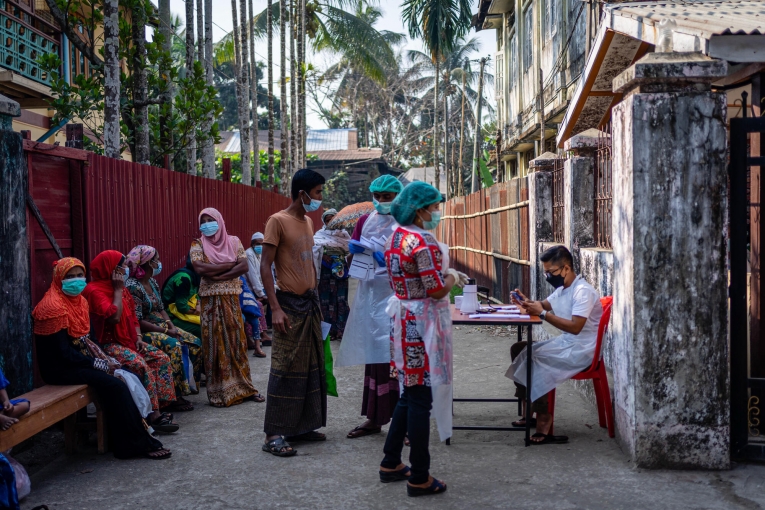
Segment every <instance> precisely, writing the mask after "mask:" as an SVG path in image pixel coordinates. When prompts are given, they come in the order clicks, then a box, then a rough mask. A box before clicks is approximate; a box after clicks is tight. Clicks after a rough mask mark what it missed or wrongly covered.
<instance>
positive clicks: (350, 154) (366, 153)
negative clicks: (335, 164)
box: [308, 148, 382, 161]
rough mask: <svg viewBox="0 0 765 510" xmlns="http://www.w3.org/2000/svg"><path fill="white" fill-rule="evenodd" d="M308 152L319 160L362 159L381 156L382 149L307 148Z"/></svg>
mask: <svg viewBox="0 0 765 510" xmlns="http://www.w3.org/2000/svg"><path fill="white" fill-rule="evenodd" d="M308 154H313V155H314V156H316V157H317V158H319V160H320V161H363V160H366V159H379V158H382V149H366V148H361V149H350V150H340V151H312V150H310V149H309V150H308Z"/></svg>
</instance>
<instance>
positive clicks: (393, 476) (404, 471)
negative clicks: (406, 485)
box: [379, 466, 412, 483]
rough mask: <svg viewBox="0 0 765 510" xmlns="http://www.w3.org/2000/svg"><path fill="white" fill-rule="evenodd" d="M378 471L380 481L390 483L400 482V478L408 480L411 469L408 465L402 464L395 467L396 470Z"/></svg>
mask: <svg viewBox="0 0 765 510" xmlns="http://www.w3.org/2000/svg"><path fill="white" fill-rule="evenodd" d="M379 473H380V481H381V482H382V483H391V482H400V481H402V480H409V477H410V476H411V475H412V470H411V469H409V466H404V467H402V468H401V469H397V470H396V471H383V470H382V469H381V470H380V471H379Z"/></svg>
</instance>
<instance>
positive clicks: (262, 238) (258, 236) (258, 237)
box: [250, 232, 266, 242]
mask: <svg viewBox="0 0 765 510" xmlns="http://www.w3.org/2000/svg"><path fill="white" fill-rule="evenodd" d="M265 238H266V236H264V235H263V234H262V233H260V232H255V233H254V234H252V238H251V239H250V242H252V241H254V240H255V239H260V240H261V241H262V240H264V239H265Z"/></svg>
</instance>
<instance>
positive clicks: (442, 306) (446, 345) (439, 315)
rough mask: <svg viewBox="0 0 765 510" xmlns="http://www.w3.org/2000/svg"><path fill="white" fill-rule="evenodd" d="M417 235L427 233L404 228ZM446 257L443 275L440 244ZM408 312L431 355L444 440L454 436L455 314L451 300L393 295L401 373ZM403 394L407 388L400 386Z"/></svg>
mask: <svg viewBox="0 0 765 510" xmlns="http://www.w3.org/2000/svg"><path fill="white" fill-rule="evenodd" d="M403 228H405V229H406V230H409V231H411V232H415V233H418V234H423V233H427V231H425V230H422V229H420V228H418V227H416V226H414V225H409V226H406V227H403ZM438 244H439V247H440V248H441V253H442V254H443V258H442V262H441V272H442V273H444V272H445V271H446V270H447V269H448V268H449V247H448V246H446V245H445V244H443V243H438ZM406 310H409V312H410V313H412V314H413V315H415V316H416V317H417V319H416V321H415V325H416V327H417V333H418V335H419V336H420V338H422V340H423V342H424V343H425V352H427V353H428V373H429V375H430V391H431V393H432V395H433V411H432V412H431V417H433V418H434V419H435V420H436V427H437V428H438V436H439V438H440V440H441V441H446V440H447V439H449V438H450V437H452V396H453V395H452V371H453V369H452V361H453V360H452V314H451V308H450V306H449V297H448V296H446V297H443V298H441V299H432V298H426V299H411V300H402V299H399V298H398V297H396V295H395V294H393V295H391V297H390V299H389V300H388V306H387V312H388V314H389V315H390V316H391V317H392V318H393V335H392V341H391V345H392V349H391V351H392V355H393V362H394V363H395V365H396V368H397V369H398V370H403V368H404V353H403V351H402V347H401V340H402V339H401V335H402V330H401V315H402V314H405V313H406ZM399 387H400V389H401V391H402V392H403V390H404V385H403V384H400V385H399Z"/></svg>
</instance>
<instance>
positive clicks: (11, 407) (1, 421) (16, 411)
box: [0, 370, 30, 430]
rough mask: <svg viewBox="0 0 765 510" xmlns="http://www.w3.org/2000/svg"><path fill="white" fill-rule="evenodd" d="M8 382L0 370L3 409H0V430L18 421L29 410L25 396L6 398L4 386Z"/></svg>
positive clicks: (5, 386) (0, 394)
mask: <svg viewBox="0 0 765 510" xmlns="http://www.w3.org/2000/svg"><path fill="white" fill-rule="evenodd" d="M9 384H10V382H8V379H6V378H5V375H4V374H3V371H2V370H0V404H1V405H2V406H3V410H2V411H0V430H8V429H9V428H11V427H12V426H13V425H15V424H16V423H18V422H19V418H20V417H21V416H23V415H25V414H27V413H28V412H29V408H30V404H29V400H27V399H25V398H15V399H13V400H11V399H9V398H8V392H7V391H5V388H7V387H8V385H9Z"/></svg>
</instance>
